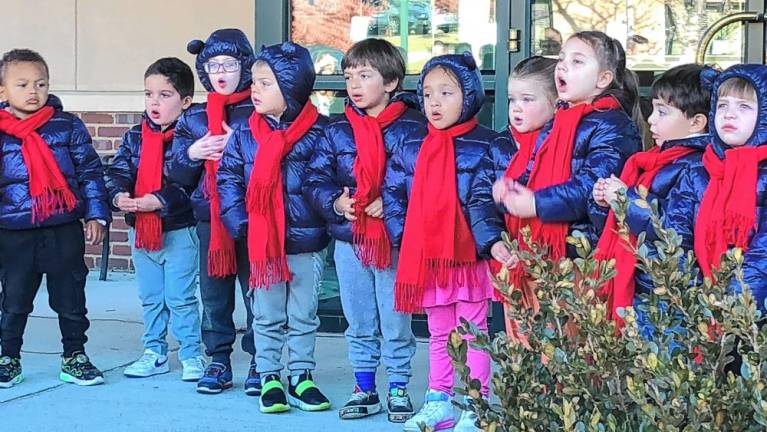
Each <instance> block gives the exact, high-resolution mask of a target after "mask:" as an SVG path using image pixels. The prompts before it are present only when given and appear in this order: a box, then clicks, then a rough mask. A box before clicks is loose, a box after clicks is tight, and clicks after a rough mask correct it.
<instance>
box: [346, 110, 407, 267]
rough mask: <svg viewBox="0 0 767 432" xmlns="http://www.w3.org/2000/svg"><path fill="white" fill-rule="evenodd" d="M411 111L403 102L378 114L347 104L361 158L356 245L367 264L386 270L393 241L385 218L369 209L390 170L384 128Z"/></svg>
mask: <svg viewBox="0 0 767 432" xmlns="http://www.w3.org/2000/svg"><path fill="white" fill-rule="evenodd" d="M405 110H407V105H405V104H404V103H403V102H394V103H392V104H389V105H388V106H387V107H386V108H385V109H384V110H383V111H382V112H381V113H380V114H378V116H377V117H371V116H367V115H359V114H357V113H356V112H355V111H354V109H353V108H352V107H351V106H347V107H346V118H347V119H349V124H350V125H351V127H352V132H353V134H354V143H355V144H356V145H357V158H356V159H354V178H355V179H356V180H357V192H356V193H355V194H354V199H355V203H354V215H355V216H356V217H357V220H355V221H353V222H352V244H353V246H354V251H355V253H356V255H357V257H359V259H360V261H362V265H364V266H366V267H374V268H376V269H379V270H383V269H385V268H388V267H389V266H391V240H389V234H388V233H387V232H386V225H385V224H384V221H383V219H382V218H374V217H370V216H368V215H367V214H366V213H365V208H366V207H367V206H368V205H370V204H371V203H372V202H373V201H375V200H376V199H378V198H379V197H380V196H381V186H382V185H383V180H384V174H385V172H386V147H385V146H384V140H383V134H382V132H381V131H382V129H384V128H386V127H388V126H389V125H390V124H392V123H393V122H394V121H395V120H397V119H398V118H399V117H400V116H401V115H402V113H404V112H405Z"/></svg>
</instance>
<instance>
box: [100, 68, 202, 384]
mask: <svg viewBox="0 0 767 432" xmlns="http://www.w3.org/2000/svg"><path fill="white" fill-rule="evenodd" d="M193 94H194V74H192V70H191V69H190V68H189V66H188V65H187V64H186V63H184V62H182V61H181V60H179V59H177V58H162V59H159V60H157V61H156V62H154V63H152V64H151V65H150V66H149V67H148V68H147V70H146V72H145V73H144V108H145V111H144V120H143V121H142V122H141V124H139V125H136V126H133V127H132V128H131V129H130V130H129V131H128V132H126V133H125V137H124V138H123V142H122V144H120V148H119V149H118V150H117V154H116V155H115V157H114V159H113V160H112V163H111V164H110V166H109V168H108V169H107V189H108V190H109V195H110V197H111V201H112V206H113V207H114V208H115V209H117V210H121V211H123V212H125V222H126V223H127V224H128V225H130V227H131V229H130V231H129V232H128V237H129V241H130V245H131V254H132V256H133V265H134V266H135V267H136V282H137V284H138V291H139V297H140V299H141V305H142V308H143V311H144V337H143V342H144V354H143V355H142V356H141V358H139V359H138V360H137V361H135V362H134V363H132V364H131V365H129V366H128V367H127V368H126V369H125V371H123V374H125V376H128V377H132V378H144V377H149V376H152V375H156V374H161V373H166V372H168V371H170V367H169V362H168V343H167V341H166V340H165V336H166V334H167V332H168V325H169V324H170V328H171V331H172V332H173V335H174V336H175V337H176V339H177V340H178V342H179V344H180V345H181V347H180V349H179V352H178V358H179V361H180V362H181V364H182V366H183V372H182V375H181V379H182V380H184V381H197V380H199V379H200V378H202V373H203V369H204V368H205V363H204V362H203V358H202V352H201V351H200V312H199V310H198V305H199V302H198V300H197V295H196V292H197V266H198V261H197V260H198V255H199V241H198V239H197V233H196V232H195V231H194V226H195V224H196V221H195V220H194V214H192V204H191V202H190V200H189V194H190V193H191V192H192V190H193V189H194V188H193V187H187V188H183V187H181V186H179V185H178V184H175V183H173V182H171V181H170V180H169V179H168V173H169V172H170V165H171V163H172V162H173V152H172V146H171V141H172V140H173V134H174V128H175V126H176V121H177V120H178V118H179V116H181V114H182V113H183V112H184V111H185V110H186V109H188V108H189V107H190V106H191V104H192V95H193Z"/></svg>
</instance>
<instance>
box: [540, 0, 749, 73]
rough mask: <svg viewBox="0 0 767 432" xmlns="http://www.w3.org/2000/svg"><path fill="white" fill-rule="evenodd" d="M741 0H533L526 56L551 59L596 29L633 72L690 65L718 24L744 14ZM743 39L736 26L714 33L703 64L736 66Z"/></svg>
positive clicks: (738, 26)
mask: <svg viewBox="0 0 767 432" xmlns="http://www.w3.org/2000/svg"><path fill="white" fill-rule="evenodd" d="M745 7H746V0H718V1H712V0H708V1H707V0H642V1H617V0H616V1H602V0H534V1H533V2H532V20H533V23H532V24H533V25H532V33H533V34H532V36H533V37H532V38H531V44H532V45H531V47H530V48H531V52H532V53H534V54H538V55H546V56H556V55H557V54H558V52H559V48H560V47H561V44H562V42H563V40H566V39H567V38H568V37H569V36H570V35H571V34H573V33H575V32H578V31H582V30H600V31H604V32H605V33H607V34H608V35H610V36H612V37H614V38H616V39H618V41H620V42H621V43H622V44H623V46H624V48H625V49H626V57H627V65H628V67H629V68H631V69H634V70H636V71H657V70H666V69H669V68H671V67H673V66H675V65H678V64H682V63H691V62H694V61H695V51H696V49H697V47H698V42H699V41H700V38H701V36H702V35H703V33H704V32H705V31H706V29H707V28H708V27H709V25H711V24H712V23H713V22H714V21H716V20H717V19H719V18H721V17H723V16H725V15H729V14H732V13H736V12H742V11H743V10H745ZM743 43H744V35H743V30H742V26H741V25H740V24H738V23H736V24H733V25H731V26H729V27H726V28H725V29H723V30H722V31H721V32H719V33H718V34H717V35H716V36H715V38H714V40H713V41H712V43H711V44H710V46H709V49H708V53H707V56H706V62H707V63H710V64H718V65H719V66H721V67H727V66H730V65H732V64H735V63H739V62H741V61H742V60H743V59H742V56H743V49H742V48H743Z"/></svg>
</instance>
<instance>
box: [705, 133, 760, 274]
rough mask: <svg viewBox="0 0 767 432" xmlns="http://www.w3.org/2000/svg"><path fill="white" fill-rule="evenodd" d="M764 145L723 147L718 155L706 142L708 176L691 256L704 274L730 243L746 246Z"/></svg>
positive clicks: (713, 266)
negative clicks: (726, 148)
mask: <svg viewBox="0 0 767 432" xmlns="http://www.w3.org/2000/svg"><path fill="white" fill-rule="evenodd" d="M765 159H767V146H761V147H741V148H734V149H731V150H725V152H724V160H722V159H719V157H717V155H716V153H715V152H714V149H713V148H712V147H711V146H709V147H708V148H707V149H706V152H705V153H704V154H703V165H704V166H705V167H706V171H707V172H708V175H709V177H710V179H709V182H708V186H707V187H706V191H705V192H704V193H703V200H702V201H701V203H700V209H699V210H698V218H697V220H696V224H695V232H694V236H695V245H694V249H695V256H696V258H697V259H698V264H699V265H700V269H701V271H702V272H703V275H704V276H706V277H711V276H712V271H713V270H714V269H715V268H718V267H719V260H720V258H721V256H722V254H724V253H725V252H726V251H727V248H729V247H730V246H734V247H738V248H742V249H744V250H745V249H747V248H748V240H749V236H750V235H751V233H752V232H753V230H754V228H755V224H756V186H757V180H758V173H759V162H761V161H763V160H765Z"/></svg>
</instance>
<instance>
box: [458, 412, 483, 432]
mask: <svg viewBox="0 0 767 432" xmlns="http://www.w3.org/2000/svg"><path fill="white" fill-rule="evenodd" d="M476 425H477V414H475V413H474V412H472V411H461V417H460V418H459V419H458V423H456V424H455V428H454V429H453V432H482V429H480V428H478V427H477V426H476Z"/></svg>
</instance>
